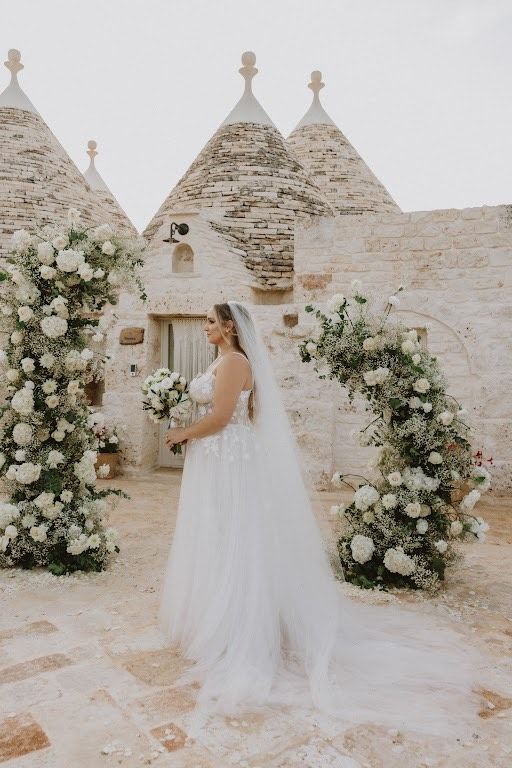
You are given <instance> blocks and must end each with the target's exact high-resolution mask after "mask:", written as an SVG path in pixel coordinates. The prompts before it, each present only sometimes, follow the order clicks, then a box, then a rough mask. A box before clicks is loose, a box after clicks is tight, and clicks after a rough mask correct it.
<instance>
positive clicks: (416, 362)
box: [411, 353, 421, 365]
mask: <svg viewBox="0 0 512 768" xmlns="http://www.w3.org/2000/svg"><path fill="white" fill-rule="evenodd" d="M411 360H412V361H413V363H414V365H419V364H420V363H421V355H418V354H417V353H416V354H415V355H413V356H412V358H411Z"/></svg>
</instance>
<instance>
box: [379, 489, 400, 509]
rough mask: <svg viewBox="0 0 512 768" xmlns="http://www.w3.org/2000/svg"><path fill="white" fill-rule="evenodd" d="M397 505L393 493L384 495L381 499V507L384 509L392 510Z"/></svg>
mask: <svg viewBox="0 0 512 768" xmlns="http://www.w3.org/2000/svg"><path fill="white" fill-rule="evenodd" d="M397 503H398V499H397V498H396V496H395V494H394V493H385V494H384V496H383V497H382V506H383V507H384V509H394V508H395V507H396V505H397Z"/></svg>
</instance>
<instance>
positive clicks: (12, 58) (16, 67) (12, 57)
mask: <svg viewBox="0 0 512 768" xmlns="http://www.w3.org/2000/svg"><path fill="white" fill-rule="evenodd" d="M4 64H5V66H6V67H7V69H8V70H9V72H10V73H11V82H14V83H17V82H18V72H19V71H20V70H21V69H23V68H24V65H23V64H22V63H21V53H20V52H19V51H17V50H16V48H11V49H10V51H9V52H8V54H7V61H4Z"/></svg>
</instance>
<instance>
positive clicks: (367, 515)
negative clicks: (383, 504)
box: [362, 510, 375, 525]
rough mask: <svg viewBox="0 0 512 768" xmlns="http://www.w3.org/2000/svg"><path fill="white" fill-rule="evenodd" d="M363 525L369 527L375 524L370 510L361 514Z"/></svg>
mask: <svg viewBox="0 0 512 768" xmlns="http://www.w3.org/2000/svg"><path fill="white" fill-rule="evenodd" d="M362 517H363V523H366V525H370V524H371V523H374V522H375V515H374V513H373V512H372V511H371V510H367V511H366V512H363V515H362Z"/></svg>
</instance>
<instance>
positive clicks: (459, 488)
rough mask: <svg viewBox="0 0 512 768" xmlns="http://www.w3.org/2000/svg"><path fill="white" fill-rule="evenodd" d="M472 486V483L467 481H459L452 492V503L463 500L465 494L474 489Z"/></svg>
mask: <svg viewBox="0 0 512 768" xmlns="http://www.w3.org/2000/svg"><path fill="white" fill-rule="evenodd" d="M472 488H473V486H472V485H471V483H468V482H467V481H466V482H464V483H459V485H456V486H455V488H453V490H452V492H451V494H450V495H451V501H452V504H456V503H457V502H459V501H462V499H463V498H464V496H467V494H468V493H469V492H470V491H471V490H472Z"/></svg>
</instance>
